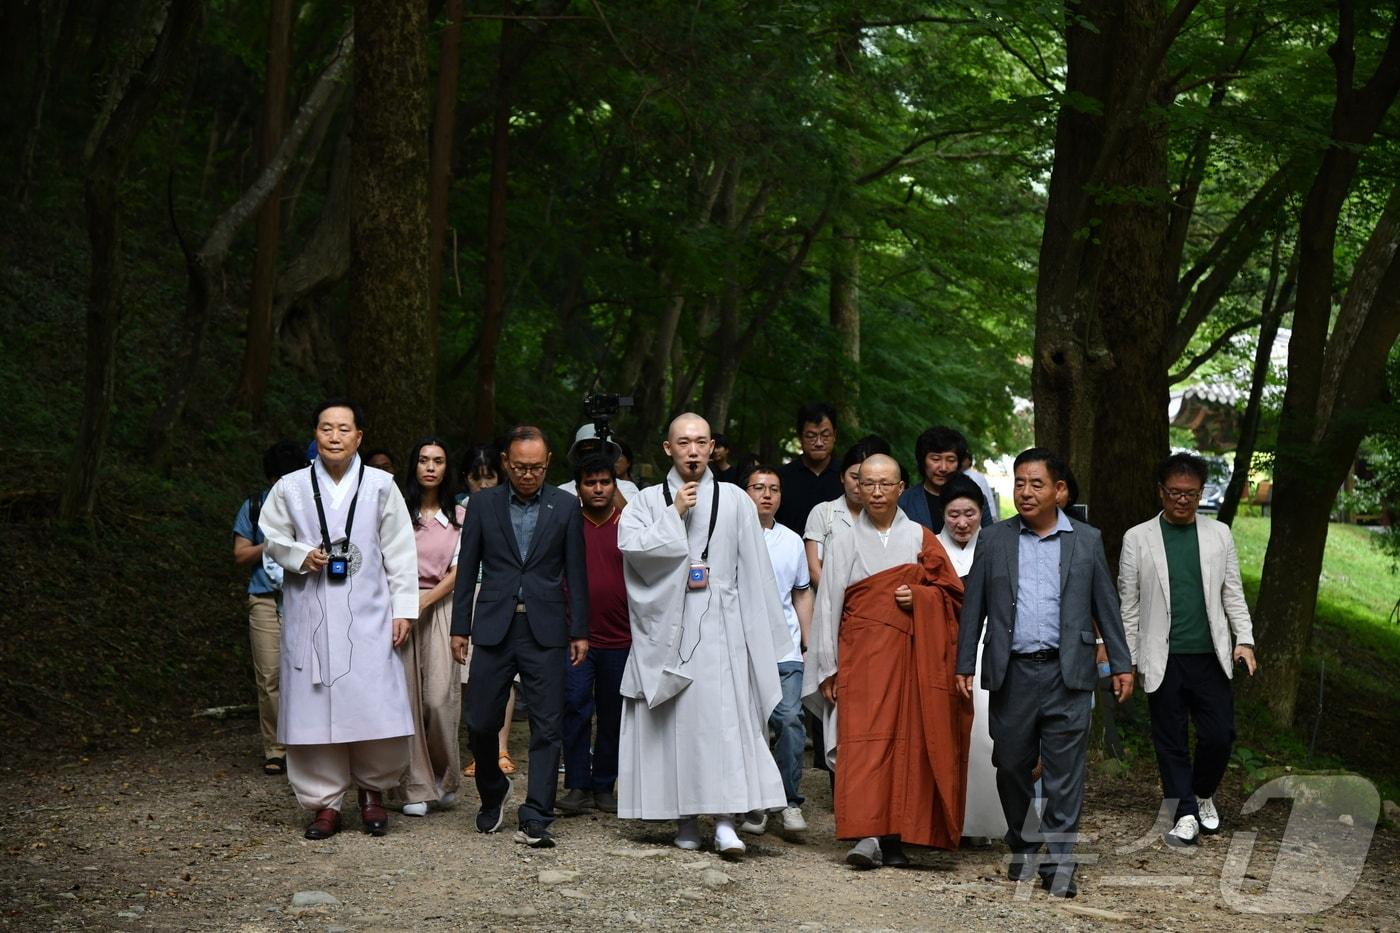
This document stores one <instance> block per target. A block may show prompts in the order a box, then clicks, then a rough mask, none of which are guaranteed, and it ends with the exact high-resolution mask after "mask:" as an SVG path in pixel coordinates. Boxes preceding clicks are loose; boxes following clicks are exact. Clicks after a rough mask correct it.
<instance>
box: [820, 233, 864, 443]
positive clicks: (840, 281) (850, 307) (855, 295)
mask: <svg viewBox="0 0 1400 933" xmlns="http://www.w3.org/2000/svg"><path fill="white" fill-rule="evenodd" d="M827 312H828V315H829V317H830V321H831V329H832V331H833V332H834V333H835V334H836V341H837V346H838V349H839V351H840V358H839V360H838V363H837V365H836V367H835V368H834V370H833V372H832V373H831V376H830V379H831V383H830V385H829V386H828V388H827V395H828V396H829V397H830V398H831V400H832V402H833V403H834V404H835V405H836V416H837V418H838V419H839V420H840V422H841V430H842V431H844V432H846V436H847V437H858V436H860V249H859V234H858V233H857V232H856V231H855V230H854V229H852V227H851V225H850V224H849V223H842V224H838V225H836V226H835V227H834V228H833V229H832V242H831V283H830V295H829V301H828V305H827Z"/></svg>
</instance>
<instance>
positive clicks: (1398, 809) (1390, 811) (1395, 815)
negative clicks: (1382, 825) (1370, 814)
mask: <svg viewBox="0 0 1400 933" xmlns="http://www.w3.org/2000/svg"><path fill="white" fill-rule="evenodd" d="M1381 812H1382V813H1384V814H1385V818H1386V819H1387V820H1389V821H1390V822H1392V823H1397V824H1400V804H1398V803H1396V802H1395V801H1394V800H1387V801H1386V802H1385V803H1383V804H1381Z"/></svg>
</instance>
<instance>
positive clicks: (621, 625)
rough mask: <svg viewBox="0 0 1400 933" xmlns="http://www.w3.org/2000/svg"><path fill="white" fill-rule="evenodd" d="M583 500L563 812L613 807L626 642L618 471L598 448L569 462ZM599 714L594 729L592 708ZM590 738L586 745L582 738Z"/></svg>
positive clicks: (566, 689) (566, 695)
mask: <svg viewBox="0 0 1400 933" xmlns="http://www.w3.org/2000/svg"><path fill="white" fill-rule="evenodd" d="M574 481H575V484H576V486H575V488H576V489H577V490H578V497H579V502H580V505H581V506H582V508H583V519H584V521H583V543H584V553H585V555H586V557H587V560H588V657H586V658H584V661H583V663H582V664H580V665H579V666H578V667H569V668H567V669H566V672H565V682H564V789H565V790H566V791H567V793H566V794H565V795H564V796H563V797H561V798H560V799H559V801H558V803H557V804H556V806H557V807H558V808H559V811H560V812H561V813H564V814H578V813H584V812H586V811H587V810H590V809H592V808H594V807H597V808H598V809H599V810H606V811H607V812H609V813H616V812H617V795H616V793H615V790H616V783H617V741H618V731H619V729H620V728H621V725H622V696H621V694H620V692H619V689H620V687H621V684H622V671H623V669H624V668H625V667H626V666H627V653H628V651H630V650H631V647H632V623H631V621H630V619H629V618H628V615H627V586H626V584H625V583H624V582H623V578H622V552H621V551H619V550H618V549H617V523H618V519H619V518H620V517H621V514H622V512H621V510H620V509H618V508H617V506H616V505H615V504H614V499H613V491H614V489H615V487H616V485H617V474H616V472H615V471H614V468H613V464H612V461H611V460H609V459H608V458H607V457H606V456H603V455H602V454H593V455H591V456H589V457H585V458H584V459H583V460H582V461H581V462H580V463H579V465H578V467H577V468H576V469H575V470H574ZM595 712H596V713H597V716H598V727H597V733H596V737H594V736H593V735H592V733H593V722H592V720H593V716H594V713H595ZM590 739H592V749H591V751H590V749H589V744H590Z"/></svg>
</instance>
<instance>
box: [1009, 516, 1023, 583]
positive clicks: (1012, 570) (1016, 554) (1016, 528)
mask: <svg viewBox="0 0 1400 933" xmlns="http://www.w3.org/2000/svg"><path fill="white" fill-rule="evenodd" d="M1013 521H1014V522H1015V524H1014V525H1012V527H1011V535H1010V537H1009V538H1008V543H1007V546H1006V578H1007V580H1009V581H1010V583H1011V601H1012V603H1013V604H1014V603H1015V601H1016V590H1017V588H1019V587H1020V585H1021V577H1020V573H1021V522H1020V520H1019V519H1013Z"/></svg>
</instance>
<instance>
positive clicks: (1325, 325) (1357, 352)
mask: <svg viewBox="0 0 1400 933" xmlns="http://www.w3.org/2000/svg"><path fill="white" fill-rule="evenodd" d="M1355 35H1356V22H1355V11H1354V9H1353V7H1352V4H1351V3H1349V2H1344V3H1342V4H1341V8H1340V14H1339V23H1338V30H1337V40H1336V42H1334V43H1333V44H1332V46H1331V48H1330V49H1328V53H1329V55H1330V56H1331V58H1332V62H1333V67H1334V71H1335V75H1336V98H1335V103H1334V105H1333V110H1332V127H1331V135H1332V140H1333V145H1332V146H1331V148H1329V149H1328V150H1327V152H1326V153H1325V154H1324V155H1323V158H1322V165H1321V167H1320V168H1319V169H1318V171H1317V175H1316V177H1315V178H1314V180H1313V185H1312V188H1311V189H1310V190H1309V191H1308V196H1307V199H1306V200H1305V201H1304V202H1303V210H1302V215H1301V219H1300V222H1299V228H1298V250H1299V261H1298V298H1297V302H1296V304H1295V306H1294V310H1293V330H1292V336H1291V338H1290V340H1289V346H1288V382H1287V385H1286V387H1285V389H1284V396H1283V410H1282V411H1281V412H1280V415H1279V431H1278V444H1277V458H1276V460H1275V467H1274V508H1273V523H1272V528H1271V531H1270V534H1269V548H1268V551H1267V552H1266V553H1265V555H1264V570H1263V574H1262V577H1261V580H1260V585H1259V601H1258V604H1257V606H1256V611H1255V615H1256V616H1257V624H1256V626H1255V637H1256V640H1257V641H1258V643H1259V648H1260V667H1259V674H1258V676H1257V677H1256V678H1255V683H1254V685H1253V686H1254V688H1255V690H1256V691H1257V692H1258V694H1259V695H1260V696H1262V697H1263V698H1264V700H1265V702H1266V703H1267V704H1268V706H1269V709H1270V711H1271V712H1272V713H1273V714H1274V716H1275V717H1276V718H1277V719H1278V720H1279V721H1280V722H1283V723H1291V722H1292V720H1293V714H1294V711H1295V709H1296V700H1297V694H1298V681H1299V678H1300V675H1301V673H1302V668H1303V657H1304V653H1305V651H1306V650H1307V647H1308V645H1309V644H1310V642H1311V639H1312V628H1313V622H1314V619H1315V616H1316V607H1317V587H1318V579H1319V576H1320V575H1321V573H1322V556H1323V552H1324V549H1325V547H1326V543H1327V520H1328V516H1329V514H1330V512H1331V509H1332V503H1333V502H1334V501H1335V499H1336V493H1337V489H1338V488H1339V487H1340V486H1341V484H1342V481H1343V480H1344V479H1345V478H1346V473H1347V469H1348V467H1349V466H1350V463H1351V460H1352V459H1353V458H1354V457H1355V456H1356V449H1357V447H1358V446H1359V444H1360V442H1361V438H1362V436H1363V434H1364V433H1365V428H1366V420H1367V413H1366V412H1365V410H1364V409H1365V408H1366V407H1367V406H1368V405H1370V404H1372V403H1374V401H1375V400H1376V398H1377V397H1378V396H1379V393H1380V391H1381V387H1382V384H1383V376H1384V367H1385V361H1386V358H1387V357H1388V355H1389V352H1390V348H1391V346H1392V345H1393V344H1394V342H1395V337H1396V334H1397V333H1400V261H1397V255H1396V248H1397V245H1400V187H1397V188H1396V190H1395V191H1392V193H1391V196H1390V200H1389V201H1388V203H1387V204H1386V209H1385V211H1384V212H1383V213H1382V215H1381V219H1380V221H1379V222H1378V223H1377V225H1376V229H1375V231H1374V232H1373V233H1372V235H1371V238H1370V241H1369V242H1368V243H1367V245H1366V248H1365V249H1364V250H1363V251H1362V254H1361V256H1360V257H1359V258H1358V259H1357V261H1356V267H1355V269H1354V270H1353V272H1352V276H1351V283H1350V287H1349V288H1348V289H1347V294H1346V298H1345V299H1344V301H1343V303H1342V308H1341V310H1340V311H1339V312H1338V313H1337V315H1336V320H1335V323H1332V322H1333V314H1332V310H1333V309H1332V294H1333V290H1334V287H1335V282H1334V278H1335V271H1336V270H1335V264H1336V244H1337V227H1338V222H1339V220H1340V217H1341V212H1342V206H1343V204H1344V203H1345V202H1346V199H1347V196H1348V194H1349V192H1350V190H1351V185H1352V182H1353V180H1354V179H1355V176H1356V170H1357V166H1358V165H1359V163H1360V160H1361V154H1362V151H1363V150H1364V149H1365V147H1366V146H1368V145H1369V144H1370V142H1371V140H1372V139H1373V137H1374V136H1375V134H1376V131H1377V129H1378V128H1379V127H1380V124H1381V122H1382V120H1384V119H1385V116H1386V114H1387V113H1388V112H1389V111H1390V109H1391V105H1392V104H1393V103H1394V101H1395V97H1396V94H1397V93H1398V92H1400V15H1397V16H1396V18H1395V20H1394V21H1393V22H1392V24H1391V28H1390V33H1389V36H1388V38H1387V42H1386V49H1385V52H1384V54H1383V55H1382V56H1381V58H1380V60H1379V61H1378V63H1377V64H1376V68H1375V72H1374V73H1373V74H1372V75H1371V77H1370V79H1369V80H1367V81H1366V82H1365V83H1364V84H1362V85H1360V86H1357V82H1356V74H1355V71H1356V52H1355ZM1329 326H1330V328H1331V333H1330V335H1329Z"/></svg>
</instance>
